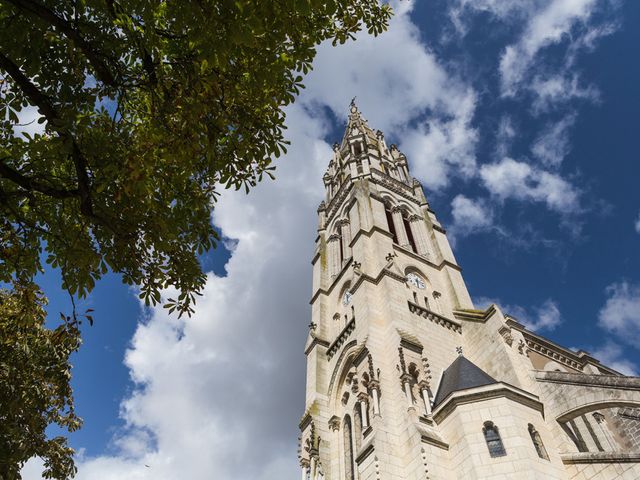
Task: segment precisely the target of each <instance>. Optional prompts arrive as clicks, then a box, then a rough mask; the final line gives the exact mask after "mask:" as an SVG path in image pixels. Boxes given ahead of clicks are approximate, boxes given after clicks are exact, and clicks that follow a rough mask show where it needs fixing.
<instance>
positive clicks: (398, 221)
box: [391, 207, 409, 247]
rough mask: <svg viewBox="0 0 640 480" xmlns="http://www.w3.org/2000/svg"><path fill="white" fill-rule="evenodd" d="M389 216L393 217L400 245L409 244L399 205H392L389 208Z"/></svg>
mask: <svg viewBox="0 0 640 480" xmlns="http://www.w3.org/2000/svg"><path fill="white" fill-rule="evenodd" d="M391 216H392V217H393V226H394V227H395V229H396V235H397V236H398V243H399V244H400V246H401V247H404V246H407V245H409V237H407V232H405V230H404V222H403V221H402V210H400V208H399V207H393V208H392V209H391Z"/></svg>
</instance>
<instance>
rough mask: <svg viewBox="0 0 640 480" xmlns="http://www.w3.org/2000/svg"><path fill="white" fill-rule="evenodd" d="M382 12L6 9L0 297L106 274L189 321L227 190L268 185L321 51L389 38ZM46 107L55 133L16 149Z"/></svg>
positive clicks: (182, 1) (350, 8)
mask: <svg viewBox="0 0 640 480" xmlns="http://www.w3.org/2000/svg"><path fill="white" fill-rule="evenodd" d="M390 15H391V8H390V7H389V6H388V5H381V4H380V3H378V0H260V1H256V0H179V1H177V0H164V1H160V0H155V1H154V0H119V1H117V0H73V1H71V0H3V1H2V2H0V82H1V83H0V109H1V111H0V113H2V114H3V115H2V117H3V118H4V120H2V121H1V122H0V136H1V138H2V143H1V145H0V209H1V212H0V213H1V215H0V238H1V241H0V282H7V283H11V282H14V281H16V279H27V280H29V279H32V278H33V276H34V275H35V274H36V273H37V271H39V270H40V269H41V268H42V265H41V263H40V262H41V260H40V259H41V258H42V257H43V255H42V253H43V252H42V250H43V249H44V250H45V252H46V254H45V255H44V258H46V261H47V263H50V264H51V265H52V266H54V267H59V268H60V270H61V272H62V276H63V281H64V287H65V288H66V289H68V290H69V292H71V293H72V294H75V295H79V296H84V295H86V293H87V292H89V291H90V290H91V289H92V288H93V286H94V283H95V281H96V280H98V279H99V278H100V277H101V276H102V275H104V274H105V273H106V272H107V271H108V269H112V270H113V271H115V272H118V273H121V274H122V276H123V279H124V281H125V282H126V283H128V284H133V285H140V286H141V297H142V298H143V299H144V300H145V301H146V302H147V303H153V304H155V303H156V302H158V301H160V291H161V290H162V289H163V288H165V287H167V286H169V285H173V286H175V287H177V289H178V291H179V292H180V294H179V297H178V298H176V299H175V300H170V301H168V302H167V304H166V305H165V306H166V307H168V308H169V309H170V310H172V311H173V310H176V309H177V311H178V312H179V313H180V314H182V313H190V312H191V311H192V304H193V301H194V298H195V297H194V295H195V294H197V293H198V292H199V291H200V290H201V288H202V287H203V285H204V282H205V276H204V275H203V272H202V270H201V268H200V265H199V262H198V254H200V253H202V252H204V251H206V250H208V249H210V248H212V247H213V246H215V241H216V233H215V231H214V230H213V228H212V226H211V222H210V217H211V211H212V208H213V205H214V203H215V200H216V197H217V195H218V193H219V191H220V190H221V189H223V188H230V187H232V188H235V189H239V188H246V189H247V191H248V190H249V188H250V187H252V186H254V185H256V183H257V182H258V181H260V180H261V179H262V178H263V175H269V176H272V169H273V166H272V159H273V158H274V157H278V156H279V155H280V154H281V153H282V152H285V151H286V147H285V145H286V144H287V141H286V139H285V136H284V131H283V130H284V124H283V122H284V114H283V112H282V108H283V107H284V106H286V105H288V104H290V103H291V102H293V101H294V99H295V96H296V94H297V93H298V92H299V91H300V88H302V80H303V75H304V74H306V73H307V72H308V71H309V70H310V69H311V62H312V60H313V58H314V55H315V53H316V46H317V45H318V44H319V43H320V42H323V41H325V40H331V39H332V40H333V43H334V44H336V43H344V42H345V41H347V40H349V39H353V38H354V34H355V33H356V32H357V31H359V30H361V29H362V28H366V29H367V30H368V32H369V33H370V34H373V35H377V34H379V33H381V32H382V31H384V30H385V29H386V28H387V26H388V21H389V18H390ZM28 106H32V107H37V109H38V112H39V113H40V114H41V115H42V117H41V118H40V119H39V120H38V122H41V123H43V124H44V133H42V134H36V135H33V136H28V137H27V138H23V137H21V136H18V135H16V134H15V128H16V127H17V126H18V122H19V117H18V113H19V112H20V111H21V110H22V109H24V108H26V107H28Z"/></svg>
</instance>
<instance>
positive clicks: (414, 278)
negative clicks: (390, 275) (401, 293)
mask: <svg viewBox="0 0 640 480" xmlns="http://www.w3.org/2000/svg"><path fill="white" fill-rule="evenodd" d="M407 283H408V284H409V285H413V286H414V287H416V288H419V289H423V288H424V287H425V284H424V280H422V279H421V278H420V277H419V276H418V275H416V274H415V273H409V274H408V275H407Z"/></svg>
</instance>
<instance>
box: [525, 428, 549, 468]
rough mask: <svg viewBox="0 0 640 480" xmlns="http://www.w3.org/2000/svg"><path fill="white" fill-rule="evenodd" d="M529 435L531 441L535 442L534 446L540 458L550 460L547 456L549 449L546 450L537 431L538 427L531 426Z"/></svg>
mask: <svg viewBox="0 0 640 480" xmlns="http://www.w3.org/2000/svg"><path fill="white" fill-rule="evenodd" d="M529 435H531V441H532V442H533V446H534V447H535V449H536V452H537V453H538V456H539V457H540V458H543V459H544V460H549V455H547V449H546V448H544V444H543V443H542V438H541V437H540V434H539V433H538V431H537V430H536V427H534V426H533V425H531V424H529Z"/></svg>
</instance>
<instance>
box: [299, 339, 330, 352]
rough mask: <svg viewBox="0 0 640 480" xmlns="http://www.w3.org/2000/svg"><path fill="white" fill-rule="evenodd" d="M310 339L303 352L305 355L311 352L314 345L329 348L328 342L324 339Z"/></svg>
mask: <svg viewBox="0 0 640 480" xmlns="http://www.w3.org/2000/svg"><path fill="white" fill-rule="evenodd" d="M311 338H312V340H311V343H310V344H309V346H308V347H307V348H305V350H304V354H305V355H309V353H310V352H311V350H313V349H314V348H315V346H316V345H320V346H322V347H325V348H329V342H328V341H327V340H325V339H324V338H319V337H316V336H313V337H311Z"/></svg>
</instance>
